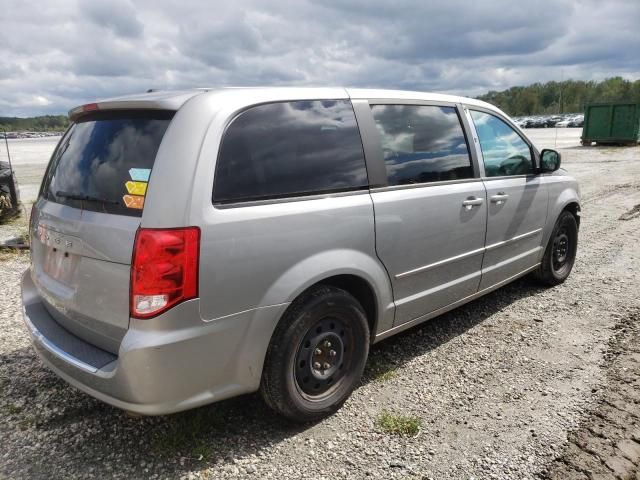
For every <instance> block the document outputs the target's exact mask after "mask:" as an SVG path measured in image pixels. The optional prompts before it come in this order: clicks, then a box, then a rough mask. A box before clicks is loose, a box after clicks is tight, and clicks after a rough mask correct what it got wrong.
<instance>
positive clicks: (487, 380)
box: [0, 132, 640, 479]
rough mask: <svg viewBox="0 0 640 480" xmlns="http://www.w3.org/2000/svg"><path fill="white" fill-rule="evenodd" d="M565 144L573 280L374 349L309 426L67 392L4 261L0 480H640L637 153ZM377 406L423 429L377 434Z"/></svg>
mask: <svg viewBox="0 0 640 480" xmlns="http://www.w3.org/2000/svg"><path fill="white" fill-rule="evenodd" d="M569 133H570V132H567V133H566V134H567V135H568V134H569ZM563 134H564V133H563ZM540 135H548V133H546V132H541V133H540ZM534 141H536V139H535V137H534ZM537 141H538V142H539V143H540V146H541V147H544V146H553V141H554V139H553V138H551V139H549V138H543V137H541V138H539V139H538V140H537ZM549 141H551V142H552V143H551V145H549V144H548V142H549ZM565 141H566V139H565ZM566 143H567V145H565V144H562V148H561V151H562V154H563V163H564V166H565V167H566V168H567V169H568V170H569V171H571V172H572V173H573V174H574V175H575V176H576V177H577V178H578V180H579V181H580V183H581V187H582V195H583V212H582V213H583V216H582V224H581V228H580V243H579V254H578V260H577V263H576V265H575V268H574V271H573V273H572V275H571V277H570V278H569V279H568V280H567V282H565V283H564V284H563V285H560V286H558V287H555V288H552V289H545V288H541V287H539V286H537V285H536V284H535V283H533V282H531V281H530V280H528V279H521V280H518V281H516V282H514V283H512V284H510V285H508V286H506V287H504V288H503V289H501V290H499V291H496V292H494V293H492V294H489V295H487V296H485V297H483V298H481V299H479V300H476V301H474V302H472V303H470V304H468V305H466V306H464V307H461V308H458V309H456V310H455V311H452V312H450V313H448V314H446V315H443V316H441V317H438V318H436V319H434V320H432V321H430V322H428V323H426V324H423V325H421V326H419V327H416V328H413V329H411V330H409V331H406V332H403V333H402V334H400V335H398V336H395V337H392V338H390V339H388V340H385V341H384V342H381V343H380V344H377V345H375V346H374V347H373V348H372V351H371V355H370V358H369V361H368V366H367V370H366V373H365V378H364V379H363V382H362V385H361V386H360V387H359V388H358V389H357V390H356V391H355V392H354V394H353V396H352V397H351V398H350V399H349V400H348V401H347V403H346V404H345V406H344V407H343V408H342V409H341V410H340V411H339V412H338V413H337V414H335V415H334V416H332V417H331V418H329V419H326V420H325V421H322V422H320V423H318V424H315V425H306V426H299V425H292V424H288V423H286V422H285V421H283V420H281V419H280V418H278V417H276V416H275V415H274V414H272V413H271V411H270V410H268V409H267V407H265V406H264V405H263V403H262V402H261V400H260V399H259V397H258V396H256V395H249V396H245V397H241V398H236V399H232V400H228V401H225V402H222V403H219V404H215V405H211V406H207V407H203V408H199V409H196V410H193V411H189V412H184V413H180V414H176V415H171V416H165V417H153V418H131V417H128V416H127V415H125V414H124V413H123V412H121V411H118V410H116V409H114V408H111V407H109V406H106V405H104V404H102V403H100V402H98V401H96V400H94V399H92V398H91V397H89V396H87V395H85V394H83V393H81V392H79V391H76V390H75V389H73V388H71V387H69V386H68V385H67V384H66V383H65V382H63V381H62V380H59V379H58V378H57V377H56V376H55V375H54V374H53V373H51V372H50V371H49V370H48V369H47V368H46V367H44V366H43V365H42V364H41V362H40V361H39V360H38V358H37V357H36V356H35V354H34V353H33V351H32V350H31V348H30V345H29V342H28V339H27V332H26V329H25V327H24V326H23V323H22V320H21V318H20V303H19V287H18V280H19V277H20V275H21V273H22V271H23V270H24V269H25V268H26V267H27V265H28V257H25V256H16V255H6V254H5V255H0V288H1V290H0V291H1V294H2V295H1V296H0V327H1V332H2V333H1V335H0V478H18V479H21V478H47V479H50V478H127V479H129V478H155V479H161V478H209V479H218V478H278V479H288V478H314V479H323V478H325V479H334V478H384V479H388V478H398V479H429V478H432V479H472V478H474V479H485V478H489V479H512V478H513V479H529V478H531V479H535V478H553V479H565V478H567V479H596V478H601V479H608V478H612V479H613V478H634V479H635V478H640V476H637V475H638V474H637V472H638V464H639V462H640V386H639V385H638V371H639V362H640V347H639V346H638V345H640V343H639V342H638V339H639V338H640V335H639V332H638V321H639V319H640V317H639V315H640V295H639V294H640V278H639V273H638V272H639V271H640V247H639V246H638V242H639V240H640V216H638V215H634V214H633V213H631V214H629V212H633V209H634V207H636V205H640V147H634V148H595V147H591V148H581V147H571V146H570V145H571V142H568V141H567V142H566ZM625 213H626V214H627V215H625ZM0 228H1V227H0ZM383 411H384V412H391V413H394V414H402V415H407V416H415V417H417V418H419V419H420V420H421V424H422V426H421V428H420V431H419V432H418V434H417V435H414V436H398V435H393V434H389V433H386V432H384V431H382V430H381V429H380V427H379V426H378V424H377V422H376V419H377V418H378V416H379V415H380V413H381V412H383Z"/></svg>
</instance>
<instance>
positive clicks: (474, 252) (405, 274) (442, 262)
mask: <svg viewBox="0 0 640 480" xmlns="http://www.w3.org/2000/svg"><path fill="white" fill-rule="evenodd" d="M541 231H542V228H537V229H535V230H532V231H530V232H526V233H522V234H520V235H516V236H515V237H512V238H509V239H507V240H503V241H501V242H497V243H494V244H492V245H488V246H486V247H482V248H478V249H476V250H471V251H469V252H465V253H461V254H460V255H456V256H455V257H449V258H445V259H443V260H440V261H438V262H434V263H430V264H429V265H424V266H422V267H418V268H414V269H412V270H408V271H406V272H402V273H398V274H397V275H395V278H404V277H408V276H410V275H415V274H416V273H421V272H426V271H427V270H431V269H432V268H435V267H441V266H443V265H446V264H448V263H451V262H455V261H457V260H462V259H464V258H468V257H472V256H473V255H478V254H480V253H484V252H487V251H489V250H494V249H496V248H500V247H504V246H505V245H509V244H511V243H514V242H517V241H519V240H522V239H524V238H528V237H532V236H534V235H536V234H538V233H540V232H541Z"/></svg>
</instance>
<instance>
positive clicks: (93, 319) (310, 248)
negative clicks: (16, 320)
mask: <svg viewBox="0 0 640 480" xmlns="http://www.w3.org/2000/svg"><path fill="white" fill-rule="evenodd" d="M70 118H71V120H72V125H71V126H70V128H69V129H68V130H67V132H66V133H65V134H64V136H63V137H62V139H61V140H60V143H59V144H58V146H57V148H56V150H55V152H54V153H53V156H52V158H51V161H50V163H49V166H48V168H47V170H46V174H45V176H44V179H43V182H42V186H41V189H40V193H39V197H38V200H37V202H36V203H35V205H34V207H33V213H32V216H31V221H30V229H31V238H32V245H31V266H30V268H29V270H28V271H27V272H25V274H24V277H23V280H22V295H23V305H24V318H25V322H26V324H27V326H28V329H29V331H30V334H31V337H32V341H33V345H34V347H35V349H36V351H37V352H38V354H39V355H40V356H41V357H42V359H43V360H44V362H45V363H46V364H47V365H48V366H49V367H50V368H51V369H52V370H53V371H54V372H56V373H57V374H58V375H59V376H60V377H62V378H63V379H64V380H66V381H67V382H69V383H70V384H71V385H73V386H75V387H77V388H79V389H81V390H83V391H85V392H87V393H88V394H90V395H93V396H94V397H96V398H98V399H100V400H102V401H104V402H107V403H109V404H111V405H115V406H116V407H119V408H122V409H125V410H128V411H132V412H137V413H141V414H149V415H154V414H165V413H171V412H176V411H180V410H185V409H189V408H193V407H196V406H199V405H203V404H207V403H210V402H215V401H218V400H221V399H224V398H228V397H232V396H235V395H240V394H244V393H248V392H253V391H257V390H259V391H260V392H261V393H262V396H263V397H264V399H265V400H266V402H267V403H268V404H269V405H270V406H271V407H272V408H273V409H275V410H276V411H277V412H279V413H280V414H282V415H284V416H286V417H288V418H291V419H294V420H299V421H309V420H315V419H319V418H321V417H323V416H326V415H328V414H330V413H332V412H334V411H335V410H336V409H338V408H339V407H340V405H341V404H342V403H343V402H344V401H345V400H346V399H347V398H348V396H349V395H350V394H351V392H352V390H353V389H354V387H355V386H357V384H358V381H359V378H360V376H361V374H362V371H363V368H364V366H365V362H366V359H367V354H368V351H369V346H370V345H371V344H372V343H374V342H378V341H380V340H382V339H384V338H386V337H389V336H391V335H393V334H395V333H397V332H400V331H402V330H405V329H407V328H409V327H412V326H414V325H416V324H418V323H420V322H423V321H426V320H428V319H430V318H432V317H435V316H436V315H439V314H441V313H443V312H445V311H448V310H451V309H453V308H455V307H457V306H459V305H462V304H464V303H465V302H469V301H471V300H473V299H475V298H477V297H479V296H481V295H484V294H486V293H488V292H490V291H492V290H494V289H496V288H498V287H500V286H502V285H505V284H506V283H508V282H511V281H512V280H514V279H516V278H518V277H521V276H523V275H526V274H529V273H530V274H532V275H534V276H535V277H537V279H538V280H539V281H541V282H543V283H545V284H547V285H555V284H558V283H560V282H562V281H564V280H565V279H566V278H567V276H568V275H569V273H570V271H571V269H572V266H573V263H574V259H575V255H576V247H577V233H578V225H579V221H580V217H579V215H580V204H579V198H578V186H577V184H576V181H575V180H574V179H573V178H571V177H570V176H569V175H568V174H567V172H565V171H564V170H562V169H559V167H560V155H559V154H558V153H557V152H556V151H553V150H542V151H541V152H538V150H537V149H536V148H535V147H534V146H533V145H532V144H531V142H530V141H529V140H528V139H527V137H526V136H525V135H524V134H523V133H522V131H520V130H519V129H518V127H516V126H515V125H514V124H513V122H512V121H511V120H510V119H509V118H508V117H507V116H506V115H505V114H504V113H502V112H501V111H500V110H498V109H497V108H495V107H493V106H491V105H489V104H487V103H483V102H480V101H477V100H472V99H468V98H461V97H455V96H447V95H436V94H427V93H417V92H399V91H384V90H357V89H346V90H345V89H339V88H255V89H212V90H206V89H202V90H192V91H182V92H152V93H147V94H141V95H136V96H129V97H121V98H116V99H111V100H105V101H101V102H98V103H92V104H87V105H83V106H80V107H78V108H75V109H73V110H71V112H70Z"/></svg>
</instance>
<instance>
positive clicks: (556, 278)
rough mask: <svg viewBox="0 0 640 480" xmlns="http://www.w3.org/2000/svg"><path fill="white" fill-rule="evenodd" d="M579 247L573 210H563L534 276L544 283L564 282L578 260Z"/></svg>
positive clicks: (557, 283) (551, 284)
mask: <svg viewBox="0 0 640 480" xmlns="http://www.w3.org/2000/svg"><path fill="white" fill-rule="evenodd" d="M577 249H578V223H577V222H576V218H575V217H574V216H573V214H572V213H571V212H567V211H566V210H565V211H563V212H562V213H561V214H560V216H559V217H558V220H557V221H556V224H555V225H554V227H553V231H552V232H551V237H550V238H549V243H548V244H547V249H546V250H545V252H544V257H543V258H542V262H541V263H540V266H539V267H538V270H536V271H535V272H534V277H535V278H536V279H537V280H538V281H539V282H541V283H542V284H544V285H548V286H554V285H559V284H560V283H562V282H564V281H565V280H566V279H567V277H568V276H569V274H570V273H571V270H572V269H573V264H574V263H575V260H576V252H577Z"/></svg>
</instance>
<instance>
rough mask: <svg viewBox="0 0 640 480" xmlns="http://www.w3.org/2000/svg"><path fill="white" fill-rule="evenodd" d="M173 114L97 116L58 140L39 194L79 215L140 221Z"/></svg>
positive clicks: (150, 112) (146, 112) (148, 112)
mask: <svg viewBox="0 0 640 480" xmlns="http://www.w3.org/2000/svg"><path fill="white" fill-rule="evenodd" d="M174 113H175V112H171V111H160V110H144V111H143V110H137V111H124V110H123V111H110V112H95V113H92V114H89V115H87V116H84V117H81V118H80V119H79V120H78V121H77V122H75V123H74V124H73V125H72V126H71V127H70V128H69V130H67V132H66V133H65V135H64V136H63V137H62V139H61V140H60V143H59V144H58V146H57V147H56V150H55V151H54V153H53V156H52V157H51V161H50V162H49V166H48V167H47V172H46V173H45V177H44V180H43V182H42V188H41V191H40V194H41V196H43V197H44V198H45V199H47V200H50V201H52V202H56V203H60V204H63V205H68V206H71V207H75V208H82V209H83V210H91V211H95V212H104V213H111V214H117V215H129V216H138V217H139V216H141V215H142V208H143V206H144V197H145V194H146V190H147V182H148V180H149V175H150V173H151V169H152V168H153V164H154V162H155V158H156V154H157V153H158V148H159V147H160V142H161V141H162V137H163V136H164V133H165V131H166V130H167V127H168V126H169V122H170V121H171V118H172V117H173V115H174Z"/></svg>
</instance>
